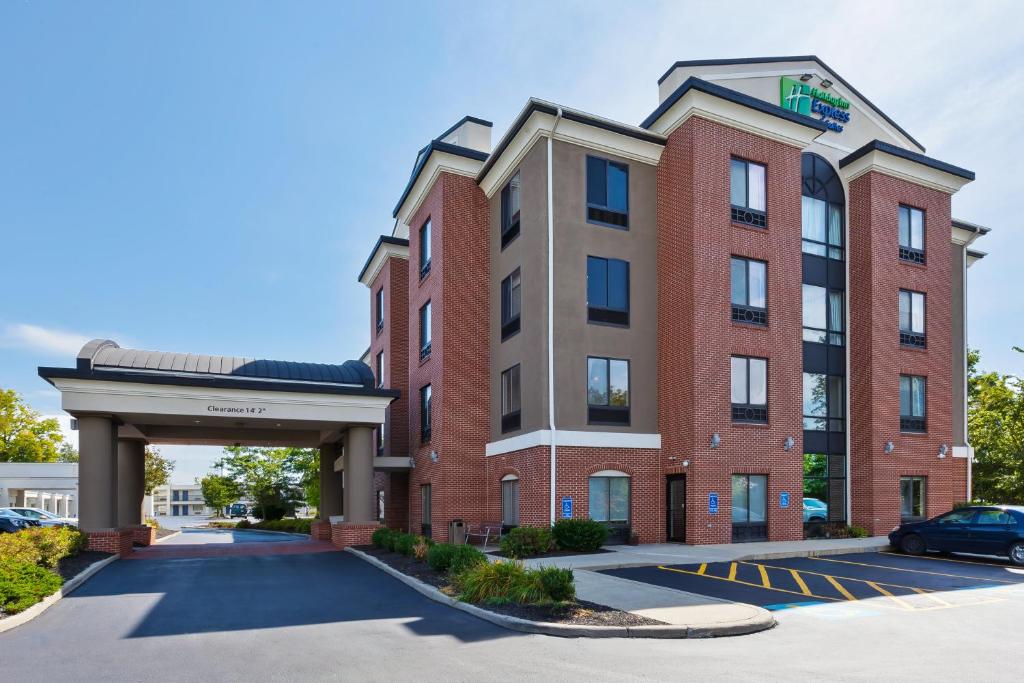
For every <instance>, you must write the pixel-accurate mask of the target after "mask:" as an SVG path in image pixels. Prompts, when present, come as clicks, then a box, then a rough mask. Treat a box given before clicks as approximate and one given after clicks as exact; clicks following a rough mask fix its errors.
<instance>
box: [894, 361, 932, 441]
mask: <svg viewBox="0 0 1024 683" xmlns="http://www.w3.org/2000/svg"><path fill="white" fill-rule="evenodd" d="M926 385H927V380H926V379H925V378H924V377H921V376H919V375H900V431H903V432H924V431H926V429H927V426H928V423H927V417H928V416H927V405H926V389H927V386H926Z"/></svg>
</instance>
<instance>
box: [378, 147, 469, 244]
mask: <svg viewBox="0 0 1024 683" xmlns="http://www.w3.org/2000/svg"><path fill="white" fill-rule="evenodd" d="M483 165H484V162H482V161H478V160H476V159H469V158H467V157H464V156H459V155H458V154H450V153H448V152H442V151H440V150H437V149H435V150H434V151H433V152H431V154H430V158H429V159H427V163H426V164H425V165H424V166H423V169H422V170H421V171H420V174H419V176H418V177H417V178H416V182H415V183H414V184H413V186H412V190H410V191H409V196H408V197H406V198H405V201H404V202H403V203H402V206H400V207H399V210H398V224H397V225H396V226H395V231H394V236H395V237H401V238H403V239H409V221H411V220H412V217H413V216H414V215H416V212H417V211H419V208H420V205H421V204H423V200H424V199H426V197H427V194H428V193H429V192H430V189H431V188H432V187H433V186H434V182H435V181H437V178H438V177H439V176H440V175H441V173H443V172H447V173H454V174H455V175H463V176H467V177H469V178H474V179H475V178H476V176H477V174H478V173H479V172H480V169H481V168H483Z"/></svg>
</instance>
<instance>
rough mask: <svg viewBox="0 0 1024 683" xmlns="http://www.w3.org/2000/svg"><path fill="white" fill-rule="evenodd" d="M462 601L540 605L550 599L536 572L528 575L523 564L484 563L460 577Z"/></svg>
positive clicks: (459, 584) (508, 562) (458, 578)
mask: <svg viewBox="0 0 1024 683" xmlns="http://www.w3.org/2000/svg"><path fill="white" fill-rule="evenodd" d="M457 583H458V586H459V588H460V589H461V593H460V595H459V599H461V600H465V601H466V602H496V603H509V602H513V603H539V602H545V601H547V600H548V599H549V598H548V597H547V594H546V593H545V592H544V588H543V587H542V586H541V583H540V581H539V580H538V578H537V574H536V572H527V570H526V569H525V568H524V567H523V563H522V562H517V561H514V560H513V561H498V562H484V563H483V564H478V565H476V566H474V567H471V568H469V569H467V570H465V571H464V572H462V573H461V574H459V575H458V577H457Z"/></svg>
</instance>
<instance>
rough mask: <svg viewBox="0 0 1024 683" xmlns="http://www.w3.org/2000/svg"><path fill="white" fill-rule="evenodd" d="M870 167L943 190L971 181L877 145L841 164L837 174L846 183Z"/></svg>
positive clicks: (948, 191) (954, 190)
mask: <svg viewBox="0 0 1024 683" xmlns="http://www.w3.org/2000/svg"><path fill="white" fill-rule="evenodd" d="M870 171H878V172H879V173H884V174H885V175H888V176H892V177H894V178H899V179H900V180H906V181H907V182H911V183H914V184H916V185H923V186H924V187H928V188H931V189H933V190H939V191H940V192H945V193H947V194H954V193H956V192H957V191H958V190H959V189H960V188H961V187H963V186H964V185H966V184H967V183H969V182H971V181H970V180H967V179H966V178H961V177H960V176H957V175H953V174H952V173H947V172H945V171H940V170H939V169H937V168H932V167H931V166H925V165H924V164H920V163H918V162H916V161H911V160H910V159H904V158H903V157H898V156H896V155H894V154H889V153H888V152H883V151H882V150H878V149H875V150H872V151H870V152H868V153H867V154H865V155H864V156H862V157H860V158H859V159H857V160H856V161H854V162H853V163H852V164H850V165H848V166H846V167H845V168H840V169H839V175H840V176H842V178H843V180H844V181H845V182H846V183H847V184H849V183H852V182H853V181H854V180H856V179H857V178H859V177H860V176H862V175H864V174H865V173H869V172H870Z"/></svg>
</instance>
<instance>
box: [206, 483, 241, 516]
mask: <svg viewBox="0 0 1024 683" xmlns="http://www.w3.org/2000/svg"><path fill="white" fill-rule="evenodd" d="M199 486H200V487H201V488H202V489H203V499H204V500H205V501H206V504H207V505H209V506H210V507H212V508H213V509H215V510H216V511H217V513H218V514H222V513H223V512H224V508H226V507H227V506H228V505H231V503H233V502H235V500H236V499H237V498H238V485H237V484H236V483H235V480H234V479H232V478H231V477H225V476H222V475H219V474H208V475H206V476H205V477H203V478H202V479H201V480H199Z"/></svg>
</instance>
